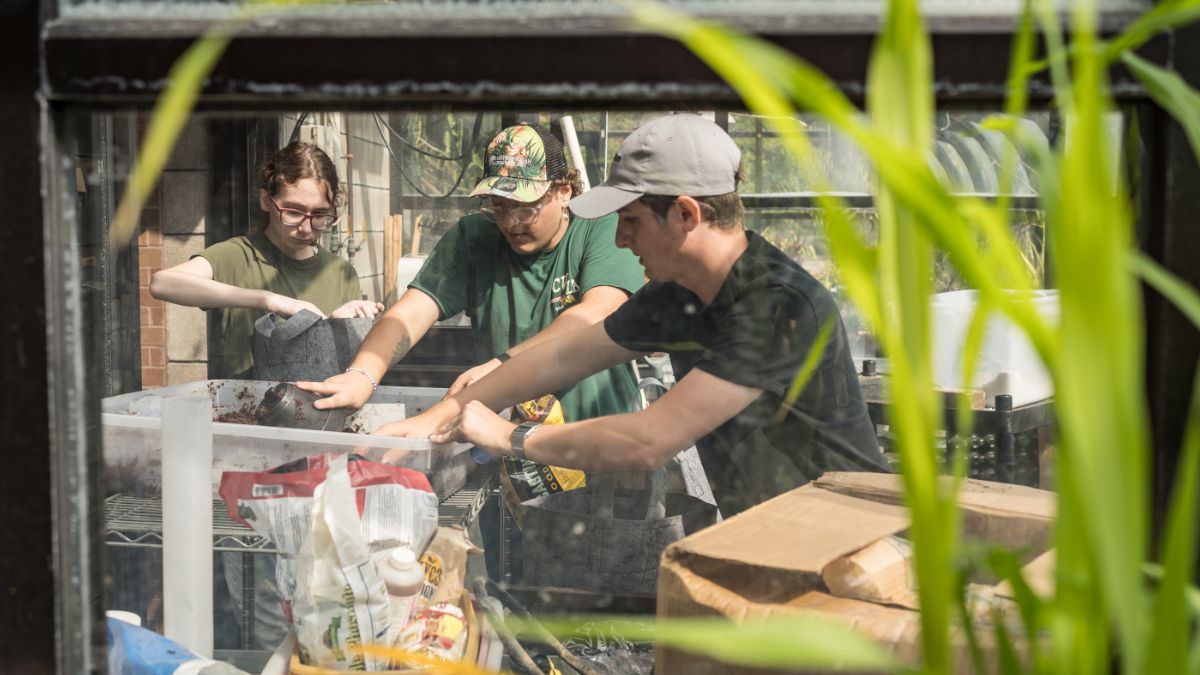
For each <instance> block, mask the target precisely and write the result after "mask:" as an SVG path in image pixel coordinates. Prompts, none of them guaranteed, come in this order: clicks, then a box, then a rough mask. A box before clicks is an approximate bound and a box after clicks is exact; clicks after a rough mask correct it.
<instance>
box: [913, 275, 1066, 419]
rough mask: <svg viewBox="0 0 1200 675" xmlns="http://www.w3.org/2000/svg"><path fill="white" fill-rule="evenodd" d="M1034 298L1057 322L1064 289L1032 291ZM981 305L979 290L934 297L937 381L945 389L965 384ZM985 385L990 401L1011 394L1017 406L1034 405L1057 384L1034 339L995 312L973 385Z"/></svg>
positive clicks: (993, 402) (1039, 308)
mask: <svg viewBox="0 0 1200 675" xmlns="http://www.w3.org/2000/svg"><path fill="white" fill-rule="evenodd" d="M1028 295H1029V297H1028V300H1029V302H1031V303H1032V304H1033V306H1034V308H1035V309H1036V310H1037V312H1038V314H1040V315H1041V316H1042V318H1043V319H1045V320H1046V321H1048V322H1050V323H1053V324H1057V323H1058V318H1059V305H1058V291H1057V290H1038V291H1031V292H1029V294H1028ZM978 304H979V293H978V292H977V291H950V292H948V293H937V294H935V295H934V296H933V298H932V301H931V310H932V311H931V317H932V319H931V320H932V322H933V381H934V383H935V384H936V385H938V386H940V387H951V388H957V387H961V386H963V381H962V378H963V350H964V347H965V345H964V343H965V341H966V337H967V328H968V327H969V326H970V325H971V319H972V318H973V317H974V316H975V308H976V306H977V305H978ZM968 386H969V387H971V388H975V389H982V390H983V391H984V392H985V393H986V395H987V405H988V406H989V407H994V406H995V405H996V396H997V395H998V394H1008V395H1010V396H1012V398H1013V405H1014V406H1020V405H1024V404H1026V403H1033V402H1035V401H1041V400H1043V399H1047V398H1050V397H1051V396H1053V395H1054V383H1053V382H1052V381H1051V379H1050V373H1049V372H1048V371H1047V370H1046V366H1045V365H1044V364H1043V363H1042V360H1041V358H1040V357H1039V356H1038V354H1037V352H1036V351H1035V350H1034V348H1033V344H1032V343H1030V342H1029V338H1028V337H1026V335H1025V333H1024V332H1022V331H1021V330H1020V329H1019V328H1017V326H1016V325H1014V324H1013V323H1012V322H1011V321H1009V320H1008V318H1007V317H1005V316H1003V315H1000V314H998V313H993V314H992V315H991V316H990V317H989V318H988V322H987V326H986V328H985V329H984V338H983V343H982V345H981V352H980V354H979V358H978V359H977V360H976V365H975V376H974V378H973V379H972V380H971V382H970V383H969V385H968Z"/></svg>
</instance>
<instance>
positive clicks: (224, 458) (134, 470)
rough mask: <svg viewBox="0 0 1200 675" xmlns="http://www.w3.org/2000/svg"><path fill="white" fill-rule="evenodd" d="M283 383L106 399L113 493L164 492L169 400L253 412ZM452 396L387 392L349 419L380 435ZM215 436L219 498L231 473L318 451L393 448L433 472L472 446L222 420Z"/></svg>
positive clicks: (188, 387)
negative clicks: (204, 401) (200, 400)
mask: <svg viewBox="0 0 1200 675" xmlns="http://www.w3.org/2000/svg"><path fill="white" fill-rule="evenodd" d="M275 384H278V383H276V382H263V381H254V380H203V381H199V382H190V383H188V384H181V385H176V386H171V387H163V388H160V389H151V390H147V391H140V392H133V393H130V394H123V395H120V396H112V397H109V398H106V399H104V400H103V401H102V402H101V404H100V411H101V422H102V425H103V434H104V467H105V488H106V489H107V490H108V491H111V492H125V493H139V494H147V493H149V494H155V493H158V492H159V491H160V490H161V488H162V458H161V455H162V423H161V420H160V418H159V415H160V406H161V404H162V400H163V398H166V397H170V396H187V395H192V396H196V395H199V396H208V397H210V398H211V399H212V402H213V414H214V416H221V415H226V414H229V413H237V412H247V413H252V412H253V410H254V408H255V406H256V405H257V403H258V401H260V400H262V397H263V394H265V393H266V391H267V390H268V389H270V388H271V387H272V386H274V385H275ZM444 393H445V391H444V390H442V389H433V388H426V387H379V389H378V390H377V391H376V392H375V394H374V395H373V396H372V397H371V399H370V400H369V401H368V402H367V404H366V405H364V406H363V409H362V410H360V411H358V412H357V413H355V414H354V415H351V416H350V418H348V420H347V428H350V429H354V428H356V427H357V428H359V429H364V430H365V429H374V428H375V427H377V426H378V425H379V424H381V423H383V422H385V421H388V420H390V419H400V418H403V417H406V416H410V415H415V414H417V413H419V412H422V411H424V410H426V409H427V408H429V407H430V406H431V405H433V404H434V403H437V402H438V401H439V400H441V398H442V395H443V394H444ZM212 431H213V466H212V489H213V494H214V495H216V494H217V487H218V485H219V484H220V480H221V473H222V472H224V471H228V470H236V471H262V470H265V469H269V468H272V467H275V466H278V465H280V464H284V463H286V462H289V461H292V460H295V459H299V458H301V457H304V456H307V455H310V454H315V453H322V452H355V453H358V454H360V455H364V456H366V457H369V458H372V459H376V460H378V459H381V458H382V457H383V455H385V454H387V453H389V452H391V451H392V450H396V449H400V450H404V451H406V452H407V455H405V456H404V457H403V459H401V460H400V461H399V462H396V463H398V464H400V465H402V466H407V467H410V468H413V469H417V470H418V471H422V472H425V473H433V472H434V471H436V470H437V469H438V468H439V467H442V466H445V465H446V464H448V463H449V461H450V460H451V459H452V458H455V456H456V455H458V454H460V453H462V452H464V451H465V450H466V449H467V447H468V446H466V445H464V444H461V443H460V444H453V445H441V446H435V445H434V444H432V443H430V442H429V440H428V439H424V438H395V437H392V436H375V435H372V434H365V433H350V432H337V431H313V430H309V429H287V428H282V427H264V426H254V425H248V424H231V423H226V422H214V423H213V425H212Z"/></svg>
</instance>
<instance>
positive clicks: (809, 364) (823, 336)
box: [774, 314, 839, 424]
mask: <svg viewBox="0 0 1200 675" xmlns="http://www.w3.org/2000/svg"><path fill="white" fill-rule="evenodd" d="M838 321H839V318H838V316H837V315H836V314H835V315H834V316H831V317H829V318H828V319H826V320H825V323H824V324H823V325H822V326H821V330H819V331H818V332H817V338H816V340H814V341H813V344H812V346H810V347H809V349H808V354H806V355H805V356H804V362H803V363H801V364H800V369H799V370H797V371H796V376H795V377H793V378H792V384H791V385H790V386H789V387H788V390H787V393H786V394H784V397H783V400H782V401H780V402H779V410H777V411H776V412H775V419H774V423H775V424H780V423H782V422H783V420H784V419H786V418H787V415H788V411H789V410H791V409H792V407H793V406H795V404H796V399H797V398H799V397H800V392H802V391H804V387H805V386H807V385H808V381H809V380H810V379H812V374H813V373H815V372H816V370H817V366H818V365H820V364H821V358H822V357H823V356H825V348H826V347H827V346H828V345H829V336H830V335H832V334H833V329H834V328H835V327H836V326H837V324H838Z"/></svg>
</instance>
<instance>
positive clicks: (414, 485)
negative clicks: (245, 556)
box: [220, 455, 437, 601]
mask: <svg viewBox="0 0 1200 675" xmlns="http://www.w3.org/2000/svg"><path fill="white" fill-rule="evenodd" d="M329 466H330V457H329V456H326V455H313V456H310V457H307V458H304V459H300V460H296V461H295V462H289V463H288V464H284V465H283V466H279V467H276V468H274V469H271V470H270V471H263V472H249V471H226V472H225V473H224V474H223V475H222V476H221V486H220V494H221V497H222V498H223V499H224V500H225V508H226V510H227V512H228V513H229V517H230V518H232V519H233V520H235V521H237V522H239V523H242V524H243V525H246V526H247V527H250V528H252V529H253V530H254V531H255V532H257V533H259V534H260V535H262V536H263V537H266V539H267V540H269V541H270V542H271V543H273V544H274V545H275V548H276V550H277V552H278V553H279V561H278V564H277V565H276V567H275V576H276V580H277V582H278V584H279V589H280V592H281V593H282V595H283V597H284V599H285V601H290V600H291V598H292V596H293V595H294V591H293V589H294V587H295V563H296V557H297V556H298V555H299V554H300V546H301V544H302V543H303V541H304V538H305V537H306V536H307V535H308V533H309V531H310V530H311V513H312V503H313V495H314V493H315V491H316V489H317V486H318V485H320V484H321V482H322V481H324V480H325V477H326V473H327V471H328V469H329ZM347 472H348V474H349V477H350V484H351V486H353V488H354V502H355V504H356V506H357V507H358V514H359V516H360V518H361V521H360V523H359V527H360V529H361V532H362V536H363V537H364V538H365V539H366V542H367V546H368V547H369V549H370V550H371V552H372V553H379V552H381V551H387V550H391V549H393V548H395V547H397V546H407V547H409V548H411V549H412V550H414V551H417V552H420V551H424V550H425V547H426V546H427V545H428V544H429V541H430V539H432V538H433V533H434V531H435V530H437V495H435V494H434V492H433V486H431V485H430V484H429V479H428V478H426V477H425V475H424V474H422V473H421V472H419V471H414V470H413V469H406V468H403V467H398V466H391V465H389V464H379V463H377V462H372V461H369V460H366V459H364V458H362V457H359V456H358V455H350V456H349V457H348V463H347Z"/></svg>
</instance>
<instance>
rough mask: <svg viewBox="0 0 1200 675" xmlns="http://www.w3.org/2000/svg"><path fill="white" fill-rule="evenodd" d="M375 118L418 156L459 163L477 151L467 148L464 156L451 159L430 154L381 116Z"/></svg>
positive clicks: (433, 153)
mask: <svg viewBox="0 0 1200 675" xmlns="http://www.w3.org/2000/svg"><path fill="white" fill-rule="evenodd" d="M375 118H376V119H377V120H378V121H379V123H380V124H382V125H383V127H384V128H385V129H387V130H388V131H390V132H391V133H392V135H393V136H395V137H396V138H398V139H400V142H401V143H403V144H405V145H407V146H408V147H409V148H411V149H412V151H413V152H415V153H418V154H421V155H425V156H426V157H431V158H433V159H438V160H441V161H443V162H457V161H459V160H461V159H465V158H467V157H470V156H471V152H472V151H473V150H475V148H474V147H470V148H467V150H466V151H465V152H463V154H461V155H459V156H457V157H450V156H448V155H439V154H437V153H436V152H430V151H428V150H423V149H421V148H418V147H417V145H416V144H415V143H413V142H412V141H410V140H408V138H406V137H405V136H404V134H401V133H400V132H399V131H396V130H395V129H393V128H392V125H390V124H388V123H387V122H385V121H383V119H382V118H381V117H380V116H379V115H375Z"/></svg>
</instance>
